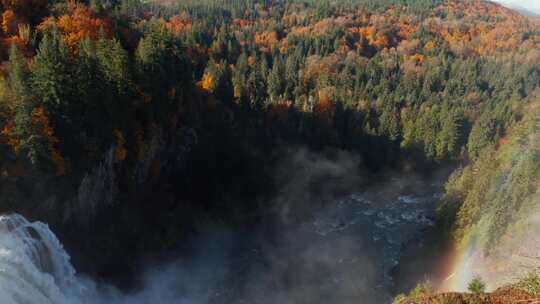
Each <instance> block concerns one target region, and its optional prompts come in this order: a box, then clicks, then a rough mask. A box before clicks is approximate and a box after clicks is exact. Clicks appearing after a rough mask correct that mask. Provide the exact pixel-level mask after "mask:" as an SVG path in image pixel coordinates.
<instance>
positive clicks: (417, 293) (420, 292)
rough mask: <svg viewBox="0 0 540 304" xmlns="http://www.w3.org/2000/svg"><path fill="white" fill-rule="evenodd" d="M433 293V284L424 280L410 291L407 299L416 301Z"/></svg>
mask: <svg viewBox="0 0 540 304" xmlns="http://www.w3.org/2000/svg"><path fill="white" fill-rule="evenodd" d="M432 293H433V284H431V282H430V281H429V280H425V281H423V282H421V283H418V285H416V287H415V288H414V289H413V290H411V292H410V293H409V297H411V298H413V299H416V298H419V297H425V296H429V295H431V294H432Z"/></svg>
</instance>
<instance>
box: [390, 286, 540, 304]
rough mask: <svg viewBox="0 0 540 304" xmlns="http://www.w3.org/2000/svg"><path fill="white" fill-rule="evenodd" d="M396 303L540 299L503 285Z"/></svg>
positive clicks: (501, 303)
mask: <svg viewBox="0 0 540 304" xmlns="http://www.w3.org/2000/svg"><path fill="white" fill-rule="evenodd" d="M395 303H397V304H540V299H537V298H535V297H534V296H533V295H531V294H530V293H528V292H526V291H524V290H522V289H520V288H517V287H503V288H499V289H497V290H495V291H494V292H492V293H486V294H481V295H474V294H469V293H457V292H451V293H441V294H437V295H430V296H420V297H418V298H416V299H409V298H404V299H402V300H399V301H396V302H395Z"/></svg>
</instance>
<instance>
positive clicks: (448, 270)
mask: <svg viewBox="0 0 540 304" xmlns="http://www.w3.org/2000/svg"><path fill="white" fill-rule="evenodd" d="M478 257H479V256H478V251H477V242H476V237H470V238H467V239H465V240H464V241H463V242H461V243H460V244H457V245H455V247H454V248H453V249H452V253H451V254H449V256H448V258H446V259H445V261H444V262H443V268H444V270H443V271H444V273H445V275H444V278H443V279H442V280H441V282H440V284H439V287H438V289H439V291H440V292H450V291H455V292H465V291H467V286H468V284H469V282H470V281H471V280H472V279H473V278H474V277H475V276H476V275H477V274H479V269H480V263H479V262H480V259H479V258H478Z"/></svg>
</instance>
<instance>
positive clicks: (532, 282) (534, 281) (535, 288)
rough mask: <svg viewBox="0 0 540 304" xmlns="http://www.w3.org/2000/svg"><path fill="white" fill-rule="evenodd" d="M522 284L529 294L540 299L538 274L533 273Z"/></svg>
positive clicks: (539, 278)
mask: <svg viewBox="0 0 540 304" xmlns="http://www.w3.org/2000/svg"><path fill="white" fill-rule="evenodd" d="M521 284H522V285H523V287H524V288H525V289H526V290H527V291H528V292H530V293H531V294H533V295H534V296H535V297H536V298H538V299H540V277H538V274H537V273H536V272H534V271H531V272H530V273H529V274H528V275H527V277H525V278H524V279H522V280H521Z"/></svg>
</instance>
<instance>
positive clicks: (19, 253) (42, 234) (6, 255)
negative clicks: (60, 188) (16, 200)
mask: <svg viewBox="0 0 540 304" xmlns="http://www.w3.org/2000/svg"><path fill="white" fill-rule="evenodd" d="M103 302H106V301H100V299H99V297H98V296H97V292H96V289H95V285H94V284H93V283H92V282H91V281H90V280H85V279H84V278H81V277H77V276H76V273H75V270H74V268H73V266H72V265H71V263H70V258H69V255H68V254H67V253H66V251H65V250H64V248H63V247H62V245H61V244H60V242H59V241H58V239H57V238H56V236H55V235H54V233H52V232H51V230H50V229H49V227H48V226H47V225H46V224H44V223H41V222H29V221H27V220H26V219H25V218H24V217H22V216H21V215H18V214H11V215H1V216H0V303H2V304H12V303H13V304H34V303H36V304H42V303H43V304H47V303H51V304H64V303H66V304H84V303H103Z"/></svg>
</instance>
